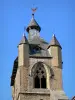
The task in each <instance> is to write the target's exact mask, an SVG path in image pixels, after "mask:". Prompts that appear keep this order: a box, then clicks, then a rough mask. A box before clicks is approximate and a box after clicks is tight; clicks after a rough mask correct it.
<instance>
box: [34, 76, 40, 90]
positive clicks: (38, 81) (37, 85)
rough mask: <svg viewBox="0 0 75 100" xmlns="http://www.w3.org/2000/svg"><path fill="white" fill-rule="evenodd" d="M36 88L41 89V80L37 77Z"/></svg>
mask: <svg viewBox="0 0 75 100" xmlns="http://www.w3.org/2000/svg"><path fill="white" fill-rule="evenodd" d="M34 80H35V88H40V79H39V77H38V76H36V77H35V79H34Z"/></svg>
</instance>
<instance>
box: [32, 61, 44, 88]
mask: <svg viewBox="0 0 75 100" xmlns="http://www.w3.org/2000/svg"><path fill="white" fill-rule="evenodd" d="M34 88H46V71H45V68H44V65H43V64H42V63H37V64H36V69H35V72H34Z"/></svg>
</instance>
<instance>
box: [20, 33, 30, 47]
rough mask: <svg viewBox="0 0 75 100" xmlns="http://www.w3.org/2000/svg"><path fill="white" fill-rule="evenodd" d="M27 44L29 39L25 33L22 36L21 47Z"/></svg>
mask: <svg viewBox="0 0 75 100" xmlns="http://www.w3.org/2000/svg"><path fill="white" fill-rule="evenodd" d="M27 43H28V40H27V38H26V36H25V33H23V36H22V39H21V41H20V43H19V45H20V44H27Z"/></svg>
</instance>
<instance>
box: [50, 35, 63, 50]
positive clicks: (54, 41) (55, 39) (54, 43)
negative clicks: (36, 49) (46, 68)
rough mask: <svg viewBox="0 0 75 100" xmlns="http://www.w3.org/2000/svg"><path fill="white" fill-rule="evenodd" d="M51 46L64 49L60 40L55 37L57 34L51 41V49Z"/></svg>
mask: <svg viewBox="0 0 75 100" xmlns="http://www.w3.org/2000/svg"><path fill="white" fill-rule="evenodd" d="M50 46H59V47H60V48H61V49H62V47H61V45H60V43H59V42H58V40H57V38H56V36H55V34H53V36H52V39H51V41H50V44H49V46H48V48H49V47H50Z"/></svg>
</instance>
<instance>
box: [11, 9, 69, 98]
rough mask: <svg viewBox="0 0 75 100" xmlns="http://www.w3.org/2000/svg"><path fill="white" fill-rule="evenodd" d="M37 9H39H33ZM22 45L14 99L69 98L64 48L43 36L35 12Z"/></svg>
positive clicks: (16, 65) (15, 66) (13, 83)
mask: <svg viewBox="0 0 75 100" xmlns="http://www.w3.org/2000/svg"><path fill="white" fill-rule="evenodd" d="M33 10H35V9H33ZM26 31H27V32H28V38H27V37H26V36H25V35H23V37H22V39H21V41H20V43H19V45H18V56H17V57H16V59H15V60H14V64H13V70H12V75H11V87H12V100H61V99H62V100H68V98H67V96H66V95H65V93H64V91H63V88H62V53H61V50H62V47H61V45H60V43H59V42H58V40H57V38H56V36H55V35H53V37H52V39H51V42H50V43H48V42H46V41H45V40H44V39H43V38H41V37H40V31H41V27H40V26H39V24H38V23H37V22H36V20H35V18H34V14H32V19H31V21H30V23H29V25H28V27H27V29H26Z"/></svg>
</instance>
